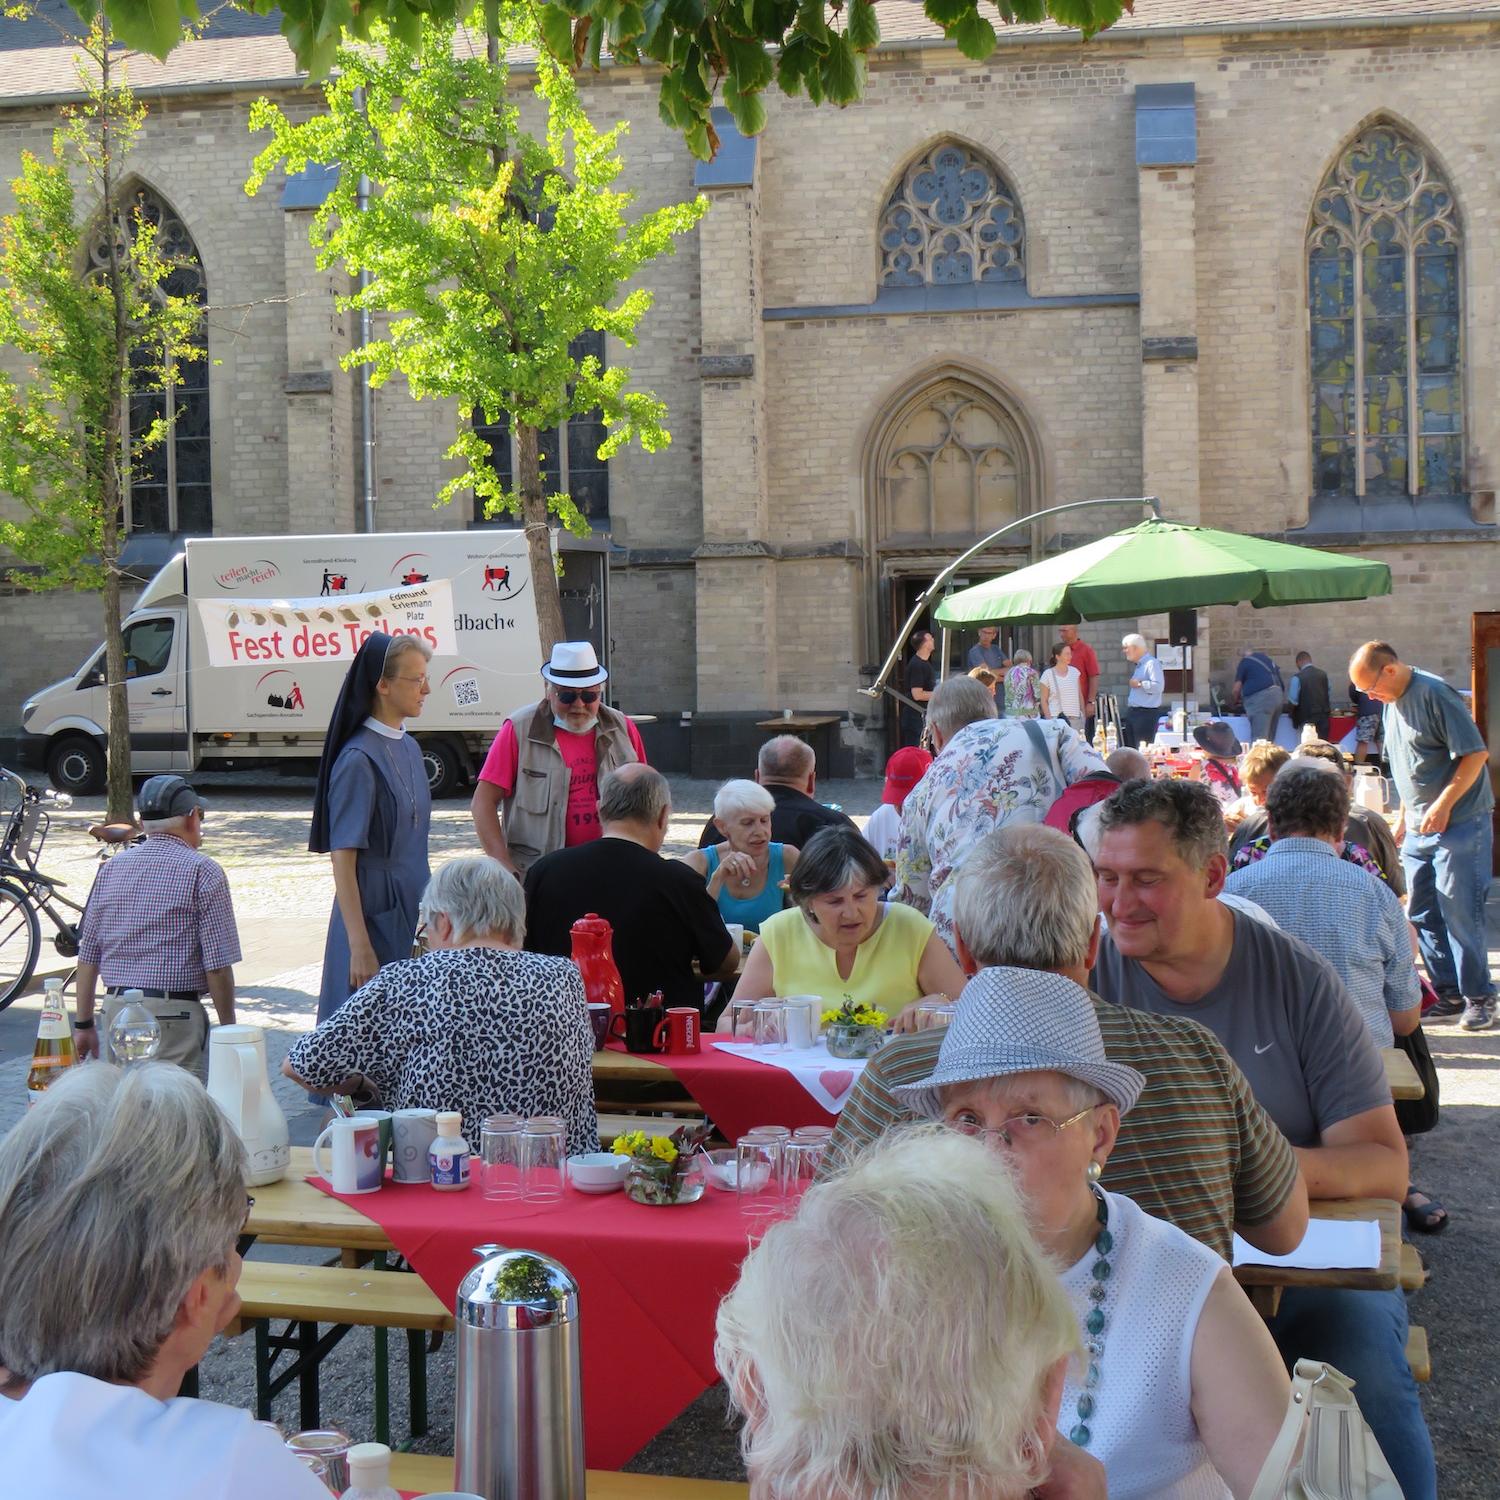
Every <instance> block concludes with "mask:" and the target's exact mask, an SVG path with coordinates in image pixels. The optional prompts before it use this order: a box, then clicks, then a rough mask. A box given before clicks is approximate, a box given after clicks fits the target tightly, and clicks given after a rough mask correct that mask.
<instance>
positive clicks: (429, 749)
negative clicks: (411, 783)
mask: <svg viewBox="0 0 1500 1500" xmlns="http://www.w3.org/2000/svg"><path fill="white" fill-rule="evenodd" d="M420 743H421V748H422V764H423V765H424V766H426V767H427V790H428V791H429V792H431V793H432V796H433V799H434V800H436V799H437V798H439V797H451V796H453V795H454V794H455V793H456V792H457V791H458V790H459V788H460V787H462V785H463V782H464V768H463V763H462V762H461V761H460V760H459V758H458V752H457V751H456V750H455V749H454V748H453V746H452V745H450V744H449V743H448V742H447V740H422V741H421V742H420Z"/></svg>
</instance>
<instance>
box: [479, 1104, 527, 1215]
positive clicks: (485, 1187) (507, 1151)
mask: <svg viewBox="0 0 1500 1500" xmlns="http://www.w3.org/2000/svg"><path fill="white" fill-rule="evenodd" d="M524 1124H525V1121H523V1120H522V1119H521V1117H520V1115H490V1116H488V1117H487V1118H486V1119H485V1121H484V1124H483V1125H481V1126H480V1127H479V1186H480V1191H481V1192H482V1193H483V1194H484V1196H485V1197H486V1198H488V1199H490V1200H491V1201H492V1202H503V1201H505V1200H506V1199H511V1198H519V1197H520V1196H521V1127H522V1126H523V1125H524Z"/></svg>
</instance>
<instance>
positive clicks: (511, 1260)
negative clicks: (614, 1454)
mask: <svg viewBox="0 0 1500 1500" xmlns="http://www.w3.org/2000/svg"><path fill="white" fill-rule="evenodd" d="M474 1253H475V1254H476V1255H478V1256H479V1257H480V1262H479V1264H478V1265H477V1266H475V1267H474V1268H473V1269H472V1270H471V1271H470V1272H469V1274H468V1275H467V1276H465V1277H464V1279H463V1281H462V1282H461V1283H460V1284H459V1288H458V1305H457V1307H456V1308H455V1309H454V1317H455V1321H456V1323H457V1327H458V1396H457V1413H456V1417H455V1423H454V1428H455V1430H454V1450H455V1452H454V1457H455V1466H456V1473H455V1478H454V1482H455V1483H456V1484H457V1486H458V1488H459V1489H460V1490H465V1491H473V1493H475V1494H476V1495H483V1496H484V1497H485V1500H584V1466H583V1391H582V1385H581V1380H580V1371H581V1368H582V1366H581V1364H580V1361H579V1352H578V1283H577V1282H576V1281H574V1280H573V1278H572V1277H571V1276H570V1275H569V1274H568V1272H567V1270H566V1269H565V1268H564V1267H563V1266H561V1265H560V1264H559V1263H558V1262H557V1261H555V1260H553V1259H551V1257H550V1256H546V1255H541V1254H538V1253H537V1252H536V1251H533V1250H507V1249H504V1248H503V1247H501V1246H499V1245H480V1246H479V1247H478V1248H477V1249H476V1250H475V1252H474Z"/></svg>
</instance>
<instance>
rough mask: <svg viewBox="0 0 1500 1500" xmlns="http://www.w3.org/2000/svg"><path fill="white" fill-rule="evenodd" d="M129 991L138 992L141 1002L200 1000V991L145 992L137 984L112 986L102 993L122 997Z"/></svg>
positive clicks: (201, 995) (201, 992) (145, 990)
mask: <svg viewBox="0 0 1500 1500" xmlns="http://www.w3.org/2000/svg"><path fill="white" fill-rule="evenodd" d="M131 990H140V993H141V998H142V999H143V1000H201V999H202V998H203V991H202V990H147V989H141V986H140V985H138V984H112V985H109V986H108V987H107V988H106V989H105V991H104V993H105V994H106V995H124V994H128V993H129V992H130V991H131Z"/></svg>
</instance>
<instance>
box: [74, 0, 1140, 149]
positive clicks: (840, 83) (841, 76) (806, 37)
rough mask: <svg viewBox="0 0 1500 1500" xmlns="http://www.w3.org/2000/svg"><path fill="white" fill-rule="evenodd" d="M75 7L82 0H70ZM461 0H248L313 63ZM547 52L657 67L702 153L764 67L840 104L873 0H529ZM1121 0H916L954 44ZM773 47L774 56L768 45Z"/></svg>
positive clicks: (871, 20) (122, 25)
mask: <svg viewBox="0 0 1500 1500" xmlns="http://www.w3.org/2000/svg"><path fill="white" fill-rule="evenodd" d="M70 3H71V4H72V5H73V6H74V7H75V8H78V9H79V10H80V11H82V10H84V9H86V8H87V6H88V5H89V4H90V0H70ZM104 3H105V8H106V10H107V12H108V14H109V17H110V21H111V23H112V24H113V25H114V27H115V29H116V30H117V31H118V33H119V35H120V36H121V37H122V38H124V39H125V40H126V41H128V42H129V43H130V44H131V45H132V46H135V47H139V48H141V49H142V50H143V51H148V52H153V53H155V54H156V56H158V57H165V56H166V55H167V53H168V52H170V51H171V49H172V48H173V47H174V46H176V45H177V42H178V41H179V40H180V38H181V35H182V32H183V28H184V27H185V26H186V25H188V24H190V23H191V22H192V21H193V20H194V19H196V17H197V15H198V8H197V4H196V0H104ZM469 3H471V0H246V8H247V9H250V10H254V11H257V12H260V13H262V14H265V13H268V12H270V11H272V10H276V11H279V13H280V15H281V29H282V33H283V34H284V35H285V37H286V39H287V41H288V43H289V44H290V45H291V48H292V50H293V52H295V53H296V55H297V61H298V63H299V64H300V65H301V66H302V67H304V68H307V69H308V70H309V71H310V72H312V73H313V74H315V75H320V76H321V75H322V74H324V73H326V72H327V71H328V70H329V68H330V67H331V66H332V65H333V60H334V55H335V53H336V52H337V49H338V46H339V43H340V41H341V39H342V38H343V37H345V36H349V37H355V38H358V39H361V40H369V39H371V38H373V37H374V36H375V34H376V30H377V28H380V27H389V28H390V30H391V31H392V32H394V33H395V34H396V35H397V36H399V37H401V38H402V39H403V40H405V41H406V42H407V43H408V44H409V45H415V43H416V40H417V36H418V33H419V31H420V29H421V26H422V23H423V21H424V19H431V20H433V21H435V22H438V23H439V24H444V23H447V22H449V21H452V20H454V19H456V18H457V17H458V16H459V15H461V14H462V13H463V12H464V11H465V10H467V8H468V5H469ZM529 3H533V4H534V5H535V7H536V12H537V18H538V25H539V28H540V30H541V33H542V36H543V38H544V39H545V42H546V45H547V47H548V49H549V50H550V52H551V54H552V56H553V57H555V58H556V59H558V60H559V61H561V62H564V63H568V64H572V65H580V64H582V63H583V62H584V61H585V60H587V61H589V62H590V63H592V65H593V66H594V67H598V66H599V61H600V58H601V56H602V55H603V53H604V52H605V51H606V50H607V51H608V53H609V54H610V56H612V57H613V58H615V59H616V60H617V61H619V62H625V63H635V62H642V61H649V62H652V63H655V64H657V65H659V66H660V68H661V69H662V79H661V95H660V107H661V113H662V118H663V119H665V120H666V121H667V122H668V123H669V124H671V125H673V126H675V127H676V128H677V129H679V130H681V131H682V133H683V136H684V138H685V139H686V141H687V143H688V146H689V147H690V148H691V149H692V151H693V152H694V153H695V154H696V155H698V156H700V157H705V158H706V157H709V156H712V154H713V152H714V150H715V149H716V146H717V144H718V143H717V139H716V137H715V135H714V129H713V124H712V121H711V120H710V117H709V110H710V107H711V105H712V103H713V99H714V95H715V91H716V89H717V88H718V87H719V85H720V84H721V83H722V97H723V102H724V104H725V105H726V106H727V107H728V109H729V111H730V113H731V114H733V116H734V118H735V123H736V124H737V125H738V126H739V128H740V130H742V131H743V132H744V133H745V134H746V135H754V134H756V133H757V132H758V131H759V130H760V129H761V127H762V126H763V125H764V124H765V119H766V110H765V103H764V101H763V100H762V98H761V93H762V91H763V90H764V89H765V88H766V86H767V85H768V84H769V83H770V82H771V81H772V79H773V78H774V79H775V81H776V83H777V84H778V85H779V87H780V88H781V89H783V90H784V91H785V92H786V93H788V94H806V95H807V96H808V98H810V99H811V100H812V101H813V102H814V103H815V104H818V103H822V102H823V101H824V100H827V101H828V102H830V103H833V104H849V103H851V102H853V101H854V100H855V99H858V98H859V96H860V93H861V91H862V89H863V86H864V58H865V54H866V53H867V52H868V51H869V50H870V49H871V48H872V47H873V46H874V45H875V44H876V43H877V42H878V41H879V40H880V23H879V22H878V20H877V19H876V15H875V5H874V0H847V3H846V0H529ZM1132 4H1133V0H923V9H924V10H925V11H926V13H927V15H928V17H929V19H931V20H932V21H933V22H934V23H935V24H936V25H938V26H940V27H941V28H942V30H943V34H944V35H945V36H948V37H950V38H951V39H952V40H953V41H954V42H956V43H957V45H958V47H959V49H960V51H962V52H963V54H964V55H965V56H966V57H971V58H974V59H976V60H982V59H984V58H986V57H988V56H989V54H990V53H991V52H992V51H993V50H994V47H995V40H996V37H995V26H994V22H995V21H997V20H998V21H1000V22H1003V23H1005V24H1007V25H1009V24H1011V23H1015V22H1020V23H1022V24H1035V23H1037V22H1040V21H1045V20H1052V21H1055V22H1057V24H1058V25H1060V26H1070V27H1075V28H1076V29H1077V30H1078V31H1079V32H1081V33H1082V34H1083V35H1084V36H1085V37H1089V36H1093V35H1094V34H1095V33H1096V32H1099V31H1102V30H1104V28H1105V27H1107V26H1111V25H1113V24H1114V22H1116V21H1118V20H1119V19H1120V16H1121V15H1122V13H1124V12H1125V11H1128V10H1130V9H1131V8H1132ZM768 47H769V48H774V49H776V52H775V56H774V57H773V56H771V55H770V54H768V52H767V50H766V49H767V48H768Z"/></svg>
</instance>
